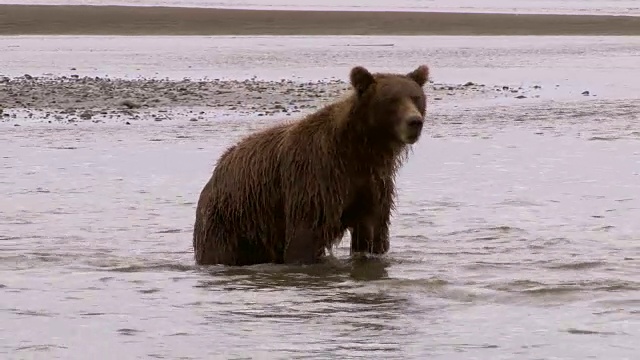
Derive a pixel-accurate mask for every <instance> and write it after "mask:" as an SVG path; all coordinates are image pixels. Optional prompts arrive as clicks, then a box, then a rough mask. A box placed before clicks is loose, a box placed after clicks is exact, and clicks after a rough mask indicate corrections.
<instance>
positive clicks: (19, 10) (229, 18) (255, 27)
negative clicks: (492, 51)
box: [0, 5, 640, 35]
mask: <svg viewBox="0 0 640 360" xmlns="http://www.w3.org/2000/svg"><path fill="white" fill-rule="evenodd" d="M0 35H640V17H637V16H614V15H551V14H549V15H546V14H488V13H445V12H402V11H398V12H379V11H317V10H308V11H300V10H241V9H214V8H179V7H153V6H91V5H70V6H67V5H61V6H60V5H0Z"/></svg>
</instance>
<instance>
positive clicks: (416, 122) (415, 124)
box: [407, 116, 424, 130]
mask: <svg viewBox="0 0 640 360" xmlns="http://www.w3.org/2000/svg"><path fill="white" fill-rule="evenodd" d="M423 123H424V120H423V119H422V117H420V116H412V117H410V118H409V119H407V126H408V127H409V128H411V129H413V130H420V129H421V128H422V124H423Z"/></svg>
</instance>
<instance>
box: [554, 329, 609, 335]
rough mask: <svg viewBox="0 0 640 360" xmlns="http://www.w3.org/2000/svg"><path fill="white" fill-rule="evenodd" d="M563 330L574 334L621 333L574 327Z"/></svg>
mask: <svg viewBox="0 0 640 360" xmlns="http://www.w3.org/2000/svg"><path fill="white" fill-rule="evenodd" d="M564 331H565V332H568V333H569V334H574V335H621V333H616V332H612V331H595V330H586V329H575V328H569V329H566V330H564Z"/></svg>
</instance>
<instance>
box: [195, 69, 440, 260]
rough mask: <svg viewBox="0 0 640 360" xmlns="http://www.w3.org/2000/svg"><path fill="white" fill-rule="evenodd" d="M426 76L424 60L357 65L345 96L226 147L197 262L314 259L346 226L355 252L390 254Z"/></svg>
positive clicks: (199, 219)
mask: <svg viewBox="0 0 640 360" xmlns="http://www.w3.org/2000/svg"><path fill="white" fill-rule="evenodd" d="M428 78H429V68H428V67H427V66H426V65H422V66H419V67H418V68H416V69H415V70H413V71H412V72H410V73H408V74H390V73H374V74H372V73H370V72H369V71H368V70H367V69H365V68H364V67H361V66H356V67H354V68H352V69H351V72H350V82H351V86H352V88H353V91H351V92H350V94H348V95H347V96H346V97H344V98H342V99H340V100H337V101H335V102H333V103H331V104H328V105H326V106H324V107H323V108H321V109H319V110H318V111H316V112H314V113H312V114H309V115H307V116H305V117H304V118H302V119H301V120H299V121H297V122H293V123H284V124H280V125H275V126H272V127H270V128H268V129H266V130H262V131H260V132H257V133H254V134H252V135H249V136H247V137H245V138H244V139H243V140H241V141H240V142H238V143H237V144H236V145H233V146H231V147H230V148H229V149H227V150H226V151H225V152H224V153H223V154H222V155H221V157H220V158H219V160H218V162H217V164H216V166H215V169H214V170H213V174H212V176H211V178H210V180H209V182H208V183H207V184H206V185H205V186H204V189H203V190H202V192H201V194H200V198H199V200H198V205H197V210H196V219H195V225H194V232H193V247H194V253H195V261H196V263H197V264H200V265H211V264H224V265H252V264H259V263H286V264H294V263H295V264H313V263H317V262H319V261H320V260H321V258H322V256H323V255H324V253H325V249H331V247H332V246H333V245H335V243H336V242H339V241H340V240H341V239H342V237H343V235H344V234H345V232H346V231H347V230H349V231H350V233H351V252H352V253H361V252H364V253H370V254H384V253H386V252H387V251H388V250H389V218H390V215H391V211H392V210H393V208H394V197H395V184H394V183H395V175H396V172H397V170H398V168H399V167H400V165H401V163H402V162H403V161H404V160H405V159H406V155H407V153H408V150H409V148H410V145H411V144H414V143H415V142H416V141H418V139H419V137H420V134H421V132H422V127H423V123H424V118H425V113H426V95H425V93H424V91H423V89H422V87H423V85H424V84H425V83H426V82H427V80H428Z"/></svg>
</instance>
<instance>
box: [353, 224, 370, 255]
mask: <svg viewBox="0 0 640 360" xmlns="http://www.w3.org/2000/svg"><path fill="white" fill-rule="evenodd" d="M350 232H351V255H353V254H355V253H363V252H364V253H371V252H373V237H374V231H373V224H372V223H371V222H370V221H361V222H358V223H357V224H355V225H354V226H353V227H352V228H351V229H350Z"/></svg>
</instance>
